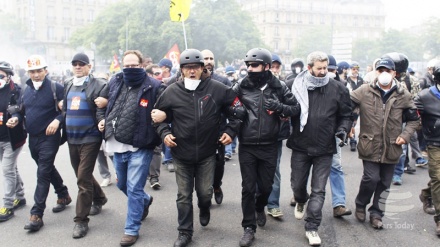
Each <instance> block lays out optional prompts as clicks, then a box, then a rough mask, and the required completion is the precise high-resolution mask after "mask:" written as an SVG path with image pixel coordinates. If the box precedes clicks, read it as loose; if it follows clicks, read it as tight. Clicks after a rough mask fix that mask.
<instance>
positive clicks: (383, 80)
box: [377, 72, 393, 87]
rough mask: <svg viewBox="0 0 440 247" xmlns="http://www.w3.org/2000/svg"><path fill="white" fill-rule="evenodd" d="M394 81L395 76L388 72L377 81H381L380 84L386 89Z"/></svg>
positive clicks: (380, 75)
mask: <svg viewBox="0 0 440 247" xmlns="http://www.w3.org/2000/svg"><path fill="white" fill-rule="evenodd" d="M392 79H393V76H392V75H391V74H390V73H388V72H382V73H380V74H379V76H378V77H377V80H378V81H379V83H380V84H381V85H382V86H384V87H386V86H388V85H389V84H390V83H391V80H392Z"/></svg>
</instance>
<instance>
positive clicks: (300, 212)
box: [295, 202, 307, 220]
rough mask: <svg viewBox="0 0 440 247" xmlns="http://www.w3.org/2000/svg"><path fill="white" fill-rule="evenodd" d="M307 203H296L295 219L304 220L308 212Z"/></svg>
mask: <svg viewBox="0 0 440 247" xmlns="http://www.w3.org/2000/svg"><path fill="white" fill-rule="evenodd" d="M306 207H307V203H299V202H297V203H296V206H295V218H296V219H297V220H301V219H302V218H304V212H305V211H306Z"/></svg>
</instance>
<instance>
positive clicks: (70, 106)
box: [62, 53, 108, 238]
mask: <svg viewBox="0 0 440 247" xmlns="http://www.w3.org/2000/svg"><path fill="white" fill-rule="evenodd" d="M90 69H91V65H90V62H89V57H88V56H87V55H86V54H84V53H77V54H76V55H75V56H74V57H73V59H72V71H73V75H74V76H73V78H72V79H70V80H69V81H67V82H66V84H65V85H64V98H63V107H62V109H63V113H64V118H65V125H66V132H67V143H68V145H69V154H70V162H71V163H72V167H73V170H74V172H75V175H76V178H77V182H76V183H77V185H78V196H77V198H76V216H75V217H74V219H73V220H74V222H75V227H74V229H73V234H72V237H73V238H82V237H84V236H85V235H86V234H87V232H88V229H89V227H88V222H89V218H88V216H89V215H97V214H99V213H100V212H101V209H102V205H104V204H105V203H106V202H107V198H106V196H105V194H104V192H103V191H102V189H101V186H100V185H99V184H98V182H97V181H96V180H95V178H94V177H93V170H94V168H95V163H96V158H97V157H98V153H99V149H100V147H101V144H102V134H101V132H100V131H99V130H98V122H99V121H101V120H102V119H104V117H105V110H106V107H105V105H102V106H101V104H102V103H101V102H99V101H96V102H97V103H95V100H96V98H98V97H102V98H108V88H107V83H106V81H105V80H104V79H100V78H95V77H94V76H93V75H92V74H89V73H90Z"/></svg>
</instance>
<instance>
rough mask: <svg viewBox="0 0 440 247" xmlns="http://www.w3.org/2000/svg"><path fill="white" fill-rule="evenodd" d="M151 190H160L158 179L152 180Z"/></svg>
mask: <svg viewBox="0 0 440 247" xmlns="http://www.w3.org/2000/svg"><path fill="white" fill-rule="evenodd" d="M150 184H151V186H150V187H151V188H153V189H154V190H158V189H159V188H160V183H159V179H158V178H151V179H150Z"/></svg>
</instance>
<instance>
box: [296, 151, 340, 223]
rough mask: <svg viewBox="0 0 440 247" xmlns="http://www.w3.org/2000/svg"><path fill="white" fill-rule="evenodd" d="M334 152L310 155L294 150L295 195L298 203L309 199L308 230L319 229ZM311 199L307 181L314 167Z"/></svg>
mask: <svg viewBox="0 0 440 247" xmlns="http://www.w3.org/2000/svg"><path fill="white" fill-rule="evenodd" d="M332 158H333V155H332V154H325V155H321V156H309V155H308V154H307V153H303V152H298V151H294V150H292V157H291V162H290V164H291V167H292V171H295V172H294V173H292V174H293V183H294V185H293V186H294V196H295V200H296V202H297V203H305V202H307V200H309V203H308V206H307V216H306V219H305V221H306V224H305V229H306V231H317V230H318V227H319V225H320V224H321V220H322V206H323V205H324V199H325V186H326V184H327V179H328V177H329V174H330V169H331V163H332ZM312 165H313V170H312V180H311V187H312V192H311V193H310V199H309V196H308V194H307V182H308V180H309V174H310V169H312Z"/></svg>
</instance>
